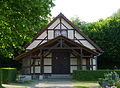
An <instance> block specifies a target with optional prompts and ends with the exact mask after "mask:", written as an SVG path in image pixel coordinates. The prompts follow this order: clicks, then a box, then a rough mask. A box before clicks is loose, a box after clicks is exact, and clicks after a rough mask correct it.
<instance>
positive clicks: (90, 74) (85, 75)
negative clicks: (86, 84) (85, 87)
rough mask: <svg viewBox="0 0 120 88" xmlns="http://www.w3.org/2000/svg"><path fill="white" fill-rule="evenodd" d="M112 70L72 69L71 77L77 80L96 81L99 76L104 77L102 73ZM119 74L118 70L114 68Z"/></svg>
mask: <svg viewBox="0 0 120 88" xmlns="http://www.w3.org/2000/svg"><path fill="white" fill-rule="evenodd" d="M111 71H113V70H93V71H92V70H74V71H73V79H74V80H79V81H97V80H98V79H99V78H103V77H104V73H108V72H111ZM114 71H116V72H117V73H118V74H119V75H120V70H114Z"/></svg>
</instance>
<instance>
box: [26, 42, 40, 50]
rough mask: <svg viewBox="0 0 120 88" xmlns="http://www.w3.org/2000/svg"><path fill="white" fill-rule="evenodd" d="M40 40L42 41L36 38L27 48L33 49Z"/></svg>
mask: <svg viewBox="0 0 120 88" xmlns="http://www.w3.org/2000/svg"><path fill="white" fill-rule="evenodd" d="M40 42H41V40H34V41H33V42H32V43H31V44H30V45H29V46H28V47H27V48H26V49H33V48H35V47H36V46H37V45H38V44H39V43H40Z"/></svg>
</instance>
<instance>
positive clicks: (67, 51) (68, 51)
mask: <svg viewBox="0 0 120 88" xmlns="http://www.w3.org/2000/svg"><path fill="white" fill-rule="evenodd" d="M55 52H57V53H58V52H66V53H69V54H68V55H69V57H68V59H69V73H53V58H54V57H53V56H54V55H53V53H55ZM70 52H71V51H70V50H53V51H52V74H70Z"/></svg>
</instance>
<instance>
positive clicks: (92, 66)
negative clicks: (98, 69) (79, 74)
mask: <svg viewBox="0 0 120 88" xmlns="http://www.w3.org/2000/svg"><path fill="white" fill-rule="evenodd" d="M91 57H92V58H90V59H91V68H92V70H93V55H91Z"/></svg>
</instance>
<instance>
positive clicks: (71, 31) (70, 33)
mask: <svg viewBox="0 0 120 88" xmlns="http://www.w3.org/2000/svg"><path fill="white" fill-rule="evenodd" d="M68 38H69V39H73V38H74V36H73V30H68Z"/></svg>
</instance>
